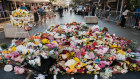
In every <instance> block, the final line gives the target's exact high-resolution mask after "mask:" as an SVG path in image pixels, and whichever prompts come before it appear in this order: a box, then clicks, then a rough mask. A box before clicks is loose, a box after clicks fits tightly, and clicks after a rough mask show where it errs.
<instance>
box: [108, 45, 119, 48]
mask: <svg viewBox="0 0 140 79" xmlns="http://www.w3.org/2000/svg"><path fill="white" fill-rule="evenodd" d="M117 47H118V46H117V45H116V44H115V45H112V46H110V48H117Z"/></svg>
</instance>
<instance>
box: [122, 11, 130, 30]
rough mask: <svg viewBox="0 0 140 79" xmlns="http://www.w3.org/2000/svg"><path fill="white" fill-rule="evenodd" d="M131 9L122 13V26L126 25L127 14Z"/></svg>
mask: <svg viewBox="0 0 140 79" xmlns="http://www.w3.org/2000/svg"><path fill="white" fill-rule="evenodd" d="M128 12H129V10H125V11H124V12H123V13H122V16H121V23H120V25H121V27H124V28H125V22H126V18H127V14H128Z"/></svg>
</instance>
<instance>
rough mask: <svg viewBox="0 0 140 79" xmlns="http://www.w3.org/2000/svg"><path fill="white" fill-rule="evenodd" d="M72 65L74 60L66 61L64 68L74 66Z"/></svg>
mask: <svg viewBox="0 0 140 79" xmlns="http://www.w3.org/2000/svg"><path fill="white" fill-rule="evenodd" d="M74 63H75V60H73V59H70V60H68V61H67V62H66V63H65V66H70V65H72V64H74Z"/></svg>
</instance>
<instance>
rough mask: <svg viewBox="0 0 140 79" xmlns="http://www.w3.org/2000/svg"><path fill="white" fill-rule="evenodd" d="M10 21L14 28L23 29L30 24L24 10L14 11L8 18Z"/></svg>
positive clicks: (26, 12) (27, 13) (27, 14)
mask: <svg viewBox="0 0 140 79" xmlns="http://www.w3.org/2000/svg"><path fill="white" fill-rule="evenodd" d="M10 18H11V19H10V21H11V23H12V24H13V25H14V26H15V27H20V28H21V27H24V26H27V25H28V23H29V22H30V18H29V12H28V11H26V10H21V9H16V10H14V11H12V15H11V16H10Z"/></svg>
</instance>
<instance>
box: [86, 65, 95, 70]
mask: <svg viewBox="0 0 140 79" xmlns="http://www.w3.org/2000/svg"><path fill="white" fill-rule="evenodd" d="M86 68H87V69H88V70H89V71H93V70H94V69H93V66H91V65H87V66H86Z"/></svg>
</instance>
